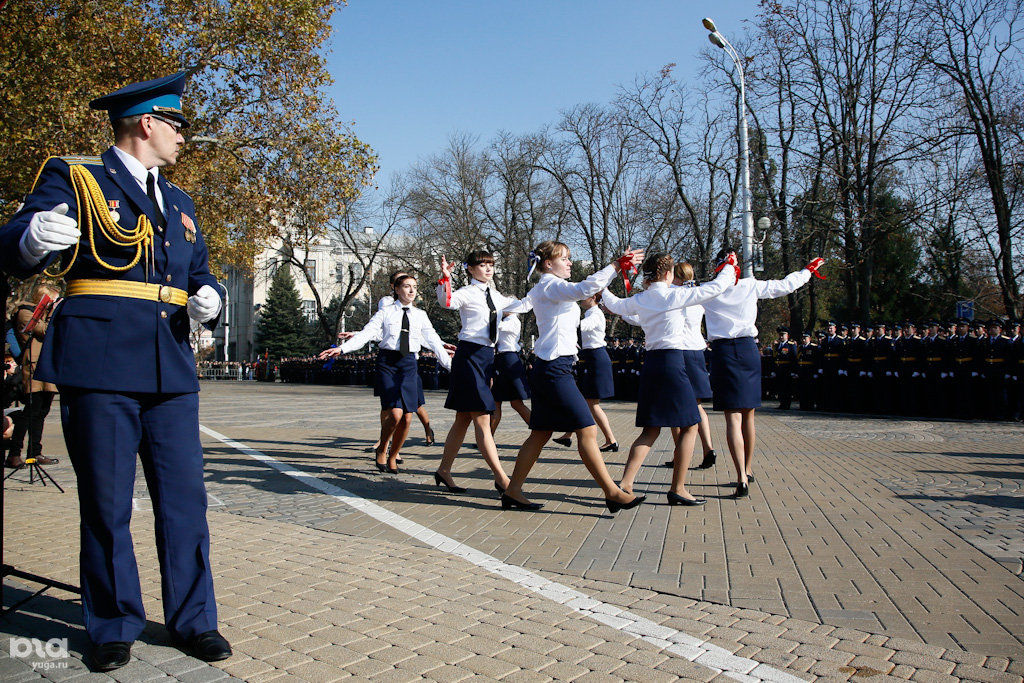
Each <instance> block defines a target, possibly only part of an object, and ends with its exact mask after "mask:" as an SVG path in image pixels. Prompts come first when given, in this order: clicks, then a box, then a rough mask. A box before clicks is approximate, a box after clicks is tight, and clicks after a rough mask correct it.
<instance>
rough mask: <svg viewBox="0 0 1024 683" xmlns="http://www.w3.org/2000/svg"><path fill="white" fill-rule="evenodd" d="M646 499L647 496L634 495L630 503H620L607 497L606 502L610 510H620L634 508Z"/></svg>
mask: <svg viewBox="0 0 1024 683" xmlns="http://www.w3.org/2000/svg"><path fill="white" fill-rule="evenodd" d="M645 500H647V496H634V497H633V500H631V501H629V502H628V503H618V502H616V501H614V500H609V499H607V498H605V499H604V504H605V505H606V506H608V512H618V511H619V510H632V509H633V508H635V507H636V506H637V505H639V504H640V503H642V502H644V501H645Z"/></svg>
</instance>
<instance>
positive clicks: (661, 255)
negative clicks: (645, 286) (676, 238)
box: [640, 251, 675, 282]
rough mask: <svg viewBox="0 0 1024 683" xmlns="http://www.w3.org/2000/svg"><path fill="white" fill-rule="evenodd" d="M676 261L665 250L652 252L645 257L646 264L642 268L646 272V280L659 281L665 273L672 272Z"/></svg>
mask: <svg viewBox="0 0 1024 683" xmlns="http://www.w3.org/2000/svg"><path fill="white" fill-rule="evenodd" d="M674 265H675V261H674V260H673V259H672V257H671V256H669V255H668V254H666V253H665V252H663V251H660V252H657V253H654V254H651V255H650V256H648V257H647V258H646V259H644V265H643V266H642V267H641V268H640V270H641V271H642V272H643V274H644V281H645V282H659V281H660V280H661V279H662V278H663V277H665V273H668V272H671V270H672V266H674Z"/></svg>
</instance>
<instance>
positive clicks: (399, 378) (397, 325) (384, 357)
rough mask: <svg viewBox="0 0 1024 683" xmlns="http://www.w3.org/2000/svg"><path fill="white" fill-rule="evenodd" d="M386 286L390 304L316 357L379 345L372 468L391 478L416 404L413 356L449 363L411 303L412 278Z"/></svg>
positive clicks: (404, 277) (403, 277)
mask: <svg viewBox="0 0 1024 683" xmlns="http://www.w3.org/2000/svg"><path fill="white" fill-rule="evenodd" d="M392 287H393V290H392V291H393V292H394V299H395V300H394V301H393V302H392V303H391V304H388V305H385V306H384V307H383V308H381V309H380V310H379V311H377V312H376V313H375V314H374V315H373V317H372V318H370V321H369V322H368V323H367V324H366V327H364V328H363V329H361V330H360V331H358V332H356V333H355V334H353V335H352V336H351V337H349V338H348V339H346V340H345V341H344V342H342V344H341V346H339V347H335V348H332V349H327V350H325V351H323V352H321V353H320V358H321V359H327V358H332V357H335V356H338V355H340V354H342V353H349V352H350V351H355V350H357V349H361V348H362V347H364V346H366V344H367V343H369V342H371V341H376V342H380V350H379V351H378V354H377V370H376V371H377V378H376V383H375V386H376V387H377V388H378V395H379V396H380V407H381V410H382V411H384V412H385V413H386V414H385V418H384V423H383V424H382V425H381V430H380V440H379V441H378V442H377V444H378V445H377V451H376V461H377V469H378V470H379V471H381V472H385V471H387V472H391V473H392V474H397V473H398V462H397V461H398V458H399V454H400V452H401V450H402V445H403V444H404V443H405V438H406V437H407V436H408V435H409V425H410V423H411V422H412V414H413V413H415V412H416V410H417V408H419V407H420V405H422V403H421V401H422V393H421V391H420V385H419V371H418V367H417V359H416V355H417V353H418V352H419V350H420V348H422V347H426V348H428V349H430V350H431V351H433V352H434V353H435V354H436V355H437V358H438V361H439V362H440V363H441V365H442V366H444V367H446V368H448V367H451V360H450V357H449V355H448V351H447V350H446V349H445V346H444V342H442V341H441V338H440V337H439V336H437V332H435V331H434V327H433V325H431V324H430V320H429V319H428V318H427V314H426V313H425V312H423V311H422V310H420V309H418V308H416V307H415V306H414V305H413V303H412V302H413V300H415V299H416V294H417V285H416V278H414V277H413V276H412V275H400V276H398V277H397V278H395V282H394V284H393V285H392ZM389 442H390V445H391V447H390V450H389V448H388V443H389ZM385 460H386V462H385Z"/></svg>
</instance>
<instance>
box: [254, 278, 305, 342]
mask: <svg viewBox="0 0 1024 683" xmlns="http://www.w3.org/2000/svg"><path fill="white" fill-rule="evenodd" d="M307 331H308V324H307V322H306V318H305V316H303V315H302V302H301V301H300V300H299V292H298V290H296V289H295V280H293V279H292V273H291V268H289V267H288V265H287V264H283V265H281V266H280V267H279V268H278V269H277V272H276V273H274V279H273V280H272V281H271V282H270V291H269V292H267V304H266V305H265V306H264V307H263V310H262V311H260V319H259V321H258V322H257V323H256V334H257V339H258V341H259V345H260V349H261V350H265V351H267V352H268V353H269V354H270V357H271V358H285V357H288V356H304V355H306V354H307V353H309V352H310V350H311V349H310V340H309V337H308V335H307Z"/></svg>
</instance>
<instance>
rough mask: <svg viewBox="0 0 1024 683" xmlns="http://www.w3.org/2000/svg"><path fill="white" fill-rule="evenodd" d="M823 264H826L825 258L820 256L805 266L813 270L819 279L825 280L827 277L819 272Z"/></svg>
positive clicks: (812, 272) (813, 273)
mask: <svg viewBox="0 0 1024 683" xmlns="http://www.w3.org/2000/svg"><path fill="white" fill-rule="evenodd" d="M823 265H825V259H823V258H821V257H818V258H816V259H814V260H813V261H811V262H810V263H808V264H807V265H806V266H804V268H806V269H807V270H809V271H811V274H812V275H813V276H814V277H816V278H818V279H819V280H825V279H827V278H826V277H825V276H824V275H822V274H821V273H819V272H818V268H821V267H822V266H823Z"/></svg>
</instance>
